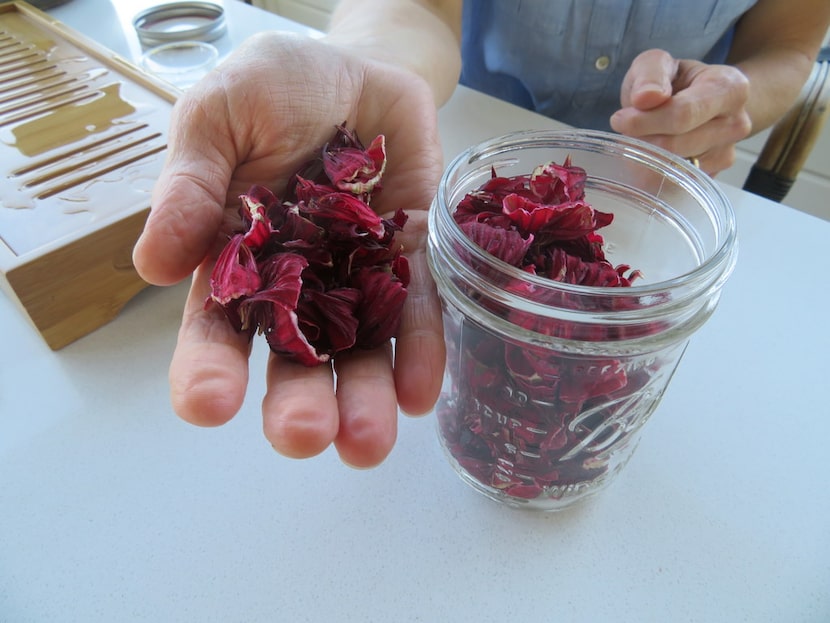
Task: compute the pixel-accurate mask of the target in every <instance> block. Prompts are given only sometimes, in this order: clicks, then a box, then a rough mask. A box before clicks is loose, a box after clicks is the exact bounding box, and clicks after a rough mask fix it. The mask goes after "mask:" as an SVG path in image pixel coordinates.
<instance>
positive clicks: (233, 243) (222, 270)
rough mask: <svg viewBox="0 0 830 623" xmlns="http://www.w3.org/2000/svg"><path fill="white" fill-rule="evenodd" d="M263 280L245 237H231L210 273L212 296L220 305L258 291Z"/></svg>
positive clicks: (238, 235) (239, 235) (240, 235)
mask: <svg viewBox="0 0 830 623" xmlns="http://www.w3.org/2000/svg"><path fill="white" fill-rule="evenodd" d="M261 283H262V280H261V278H260V275H259V271H258V269H257V265H256V260H255V259H254V255H253V253H252V252H251V249H250V248H248V246H247V245H246V244H245V237H244V236H243V235H242V234H237V235H235V236H233V237H232V238H231V240H230V241H229V242H228V244H227V245H225V248H224V249H222V252H221V253H220V254H219V257H218V258H217V260H216V264H215V265H214V267H213V271H212V272H211V275H210V298H211V299H212V300H214V301H215V302H217V303H219V304H220V305H227V304H228V303H229V302H230V301H232V300H234V299H239V298H242V297H245V296H249V295H251V294H253V293H254V292H256V291H257V290H258V289H259V287H260V285H261Z"/></svg>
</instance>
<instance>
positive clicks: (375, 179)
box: [323, 135, 386, 195]
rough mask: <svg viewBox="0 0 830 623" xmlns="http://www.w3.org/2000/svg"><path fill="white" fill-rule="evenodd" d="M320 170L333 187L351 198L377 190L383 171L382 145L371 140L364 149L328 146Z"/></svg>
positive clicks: (384, 145)
mask: <svg viewBox="0 0 830 623" xmlns="http://www.w3.org/2000/svg"><path fill="white" fill-rule="evenodd" d="M323 168H324V170H325V172H326V175H327V176H328V178H329V179H330V180H331V182H332V184H334V186H335V187H336V188H338V189H339V190H342V191H347V192H350V193H353V194H355V195H362V194H365V193H370V192H372V191H373V190H375V189H377V188H378V187H379V184H380V182H381V178H382V177H383V172H384V171H385V170H386V142H385V138H384V136H383V135H379V136H377V137H375V139H374V140H373V141H372V142H371V143H370V144H369V147H367V148H366V149H365V150H364V149H363V148H362V146H360V145H358V146H355V147H328V148H327V149H326V150H325V151H324V152H323Z"/></svg>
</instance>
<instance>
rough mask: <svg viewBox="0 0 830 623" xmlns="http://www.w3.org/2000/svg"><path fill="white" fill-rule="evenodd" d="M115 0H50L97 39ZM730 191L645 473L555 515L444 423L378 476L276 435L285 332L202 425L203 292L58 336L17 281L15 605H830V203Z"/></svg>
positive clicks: (182, 615) (511, 118) (0, 379)
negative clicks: (178, 375) (724, 237)
mask: <svg viewBox="0 0 830 623" xmlns="http://www.w3.org/2000/svg"><path fill="white" fill-rule="evenodd" d="M227 5H228V9H229V11H228V13H229V18H230V20H231V33H230V36H231V44H232V43H233V41H234V39H233V38H234V37H237V36H239V33H241V32H243V31H244V32H247V30H246V28H247V26H246V27H245V28H239V25H240V24H242V23H243V22H244V23H245V24H254V23H255V24H256V27H257V28H258V29H263V28H272V27H283V26H285V23H284V22H283V21H282V20H280V19H279V18H277V17H276V16H272V15H269V14H265V13H260V12H258V11H257V10H255V9H252V8H250V7H248V6H246V5H243V4H241V3H237V2H236V0H228V2H227ZM109 6H110V5H108V3H106V2H103V1H102V0H73V1H72V2H70V3H69V4H68V5H66V6H64V7H61V8H59V9H56V10H54V11H53V14H54V15H55V16H56V17H58V18H59V19H61V20H62V21H64V22H65V23H67V24H68V25H70V26H73V27H76V28H78V29H80V30H82V31H84V32H87V33H89V34H91V35H93V36H94V35H95V34H96V33H97V32H101V30H100V28H101V22H100V21H98V22H96V20H94V19H92V18H91V16H94V15H98V16H101V15H103V14H104V13H105V10H104V9H105V8H106V7H109ZM130 34H131V33H127V34H126V35H125V38H124V39H123V40H122V46H125V47H122V48H121V49H117V51H119V52H121V53H122V54H130V52H129V49H130V48H129V45H130V44H129V36H130ZM236 40H237V41H238V39H236ZM125 42H126V43H125ZM441 123H442V126H441V128H442V135H443V139H444V144H445V150H446V153H447V156H451V155H454V154H455V153H457V152H458V151H460V150H461V149H462V148H464V147H466V146H468V145H469V144H471V143H474V142H477V141H479V140H480V139H483V138H485V137H488V136H491V135H495V134H500V133H502V132H504V131H508V130H515V129H521V128H525V127H543V126H555V125H556V124H555V123H553V122H551V121H549V120H546V119H543V118H541V117H538V116H536V115H533V114H531V113H528V112H526V111H522V110H519V109H516V108H514V107H512V106H509V105H507V104H503V103H501V102H498V101H495V100H492V99H490V98H486V97H481V96H478V95H477V94H475V93H473V92H471V91H469V90H466V89H459V91H458V92H457V93H456V95H455V96H454V97H453V99H452V101H451V102H450V103H449V104H448V105H447V106H446V107H445V108H444V109H443V110H442V111H441ZM727 190H728V193H729V196H730V197H731V199H732V200H733V202H734V204H735V208H736V211H737V213H738V219H739V230H740V257H739V260H738V265H737V267H736V269H735V272H734V274H733V276H732V278H731V279H730V281H729V283H728V284H727V286H726V288H725V291H724V294H723V297H722V300H721V304H720V307H719V308H718V310H717V312H716V313H715V315H714V316H713V318H712V319H711V320H710V321H709V322H708V323H707V324H706V325H705V326H704V327H703V328H702V329H701V330H700V331H699V333H698V334H696V335H695V336H694V337H693V339H692V342H691V345H690V347H689V349H688V351H687V354H686V356H685V359H684V360H683V361H682V362H681V364H680V368H679V370H678V372H677V374H676V375H675V378H674V380H673V381H672V383H671V385H670V387H669V390H668V392H667V394H666V396H665V399H664V401H663V403H662V404H661V406H660V407H659V409H658V411H657V413H656V414H655V415H654V417H653V418H652V420H651V421H650V422H649V424H648V425H647V426H646V428H645V432H644V435H643V439H642V442H641V444H640V447H639V449H638V451H637V452H636V453H635V455H634V458H633V459H632V460H631V462H630V464H629V465H628V467H627V468H626V469H625V470H624V471H623V472H622V474H621V475H620V476H619V477H618V479H617V480H616V481H615V483H614V484H613V485H612V486H611V487H610V488H609V489H608V490H607V491H605V492H603V493H602V494H601V495H600V496H599V497H597V498H595V499H594V500H591V501H589V502H588V503H587V504H585V505H582V506H579V507H577V508H573V509H570V510H567V511H565V512H562V513H558V514H533V513H528V512H522V511H515V510H510V509H508V508H504V507H502V506H499V505H497V504H495V503H493V502H491V501H489V500H488V499H485V498H484V497H483V496H480V495H479V494H477V493H475V492H474V491H473V490H472V489H470V488H468V487H467V486H466V485H465V484H463V483H462V482H461V480H460V479H459V478H458V477H457V476H456V475H455V474H454V472H453V471H452V470H451V468H450V467H449V466H448V464H447V463H446V462H445V460H444V458H443V456H442V453H441V450H440V449H439V446H438V442H437V438H436V433H435V424H434V420H433V417H432V416H426V417H425V418H421V419H409V418H403V419H402V421H401V427H400V431H399V438H398V443H397V446H396V447H395V449H394V450H393V452H392V454H391V455H390V457H389V458H388V459H387V461H386V462H385V463H384V464H383V465H381V466H380V467H378V468H376V469H373V470H367V471H355V470H353V469H350V468H348V467H344V466H343V465H342V464H341V463H340V462H339V460H338V458H337V456H336V453H335V452H333V451H329V452H326V453H324V454H323V455H321V456H319V457H316V458H313V459H310V460H305V461H295V460H290V459H286V458H283V457H281V456H279V455H277V454H275V453H274V451H273V450H272V449H271V447H270V446H269V444H268V443H267V442H266V441H265V438H264V437H263V435H262V431H261V418H260V399H261V396H262V395H263V392H264V361H265V357H266V354H267V352H266V347H265V343H264V341H263V340H256V346H255V348H254V354H253V357H254V359H255V360H257V361H258V362H259V363H254V364H253V365H252V369H253V370H256V369H257V367H259V369H260V370H262V371H263V373H262V374H259V375H257V374H256V373H255V374H253V375H252V378H251V383H250V388H249V391H248V399H247V401H246V403H245V405H244V406H243V409H242V411H241V412H240V413H239V415H238V416H237V417H236V418H235V419H234V420H233V421H232V422H231V423H229V424H228V425H226V426H224V427H222V428H218V429H200V428H195V427H192V426H190V425H188V424H186V423H184V422H182V421H181V420H179V419H178V418H177V417H176V416H175V415H174V414H173V412H172V410H171V408H170V405H169V401H168V387H167V365H168V362H169V358H170V354H171V352H172V349H173V344H174V341H175V337H176V331H177V329H178V325H179V314H180V310H181V306H182V303H183V300H184V297H185V292H186V285H180V286H176V287H173V288H169V289H160V288H150V289H148V290H145V291H144V292H142V293H141V294H140V295H139V296H137V297H136V298H135V299H134V300H133V301H132V302H131V303H130V304H129V305H128V306H127V307H126V308H125V310H124V311H123V312H122V314H121V315H120V316H119V317H118V318H117V319H116V320H115V321H113V322H112V323H110V324H109V325H107V326H105V327H103V328H101V329H99V330H98V331H96V332H94V333H92V334H91V335H89V336H87V337H85V338H83V339H81V340H79V341H77V342H75V343H74V344H71V345H70V346H68V347H66V348H65V349H63V350H61V351H58V352H53V351H50V350H49V349H48V347H47V346H46V345H45V344H44V343H43V341H42V340H41V338H40V336H39V335H38V334H37V333H36V332H35V330H34V329H32V328H31V327H30V325H29V324H28V322H27V321H26V319H25V318H24V317H23V316H22V314H21V313H20V312H19V311H18V310H17V308H15V307H14V306H13V305H12V303H11V301H10V300H9V299H7V298H6V297H5V296H3V295H1V294H0V326H2V341H0V343H2V364H0V621H3V622H4V623H5V622H8V623H24V622H64V621H67V622H68V621H73V622H74V621H79V622H81V621H82V622H84V623H91V622H97V621H102V622H103V621H106V622H114V621H118V622H125V621H154V622H167V621H171V622H179V621H198V622H200V623H204V622H212V621H221V622H236V621H239V622H259V621H263V622H264V621H268V622H270V621H292V622H293V621H315V622H316V621H325V622H351V621H355V622H357V621H360V622H364V621H383V622H399V621H424V622H435V621H475V622H481V621H499V622H502V621H569V622H570V621H637V622H650V621H655V622H664V621H706V622H712V621H728V622H735V621H751V622H753V623H756V622H761V621H785V622H788V623H791V622H801V621H815V622H819V621H828V620H830V452H828V449H827V441H828V440H830V406H828V399H827V389H826V387H827V373H828V364H827V356H828V348H829V347H830V329H829V328H828V312H827V309H828V307H830V295H828V288H827V265H828V263H827V255H826V251H825V249H826V245H827V240H828V239H829V238H830V222H827V221H822V220H819V219H817V218H814V217H811V216H808V215H805V214H803V213H800V212H797V211H795V210H792V209H790V208H787V207H786V206H782V205H778V204H774V203H771V202H768V201H766V200H762V199H759V198H757V197H754V196H752V195H748V194H746V193H743V192H742V191H738V190H735V189H731V188H728V189H727Z"/></svg>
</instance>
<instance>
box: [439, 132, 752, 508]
mask: <svg viewBox="0 0 830 623" xmlns="http://www.w3.org/2000/svg"><path fill="white" fill-rule="evenodd" d="M567 157H570V159H571V163H572V164H573V165H574V166H578V167H582V168H583V169H585V170H586V172H587V181H586V183H585V200H586V201H587V202H588V203H589V204H590V205H592V206H593V207H594V208H595V209H597V210H601V211H603V212H611V213H613V215H614V219H613V222H612V223H611V224H610V225H608V226H607V227H604V228H602V229H601V230H600V231H599V232H598V233H600V234H601V235H602V236H603V238H604V240H605V245H606V246H605V254H606V257H607V259H608V260H609V261H610V263H611V264H612V265H614V266H616V265H618V264H627V265H630V266H631V267H632V268H636V269H639V270H640V271H641V272H642V275H643V276H642V278H640V279H638V280H637V281H635V282H634V283H633V284H632V285H631V286H630V287H594V286H580V285H569V284H566V283H561V282H557V281H553V280H550V279H545V278H542V277H539V276H536V275H532V274H529V273H528V272H525V271H522V270H521V269H519V268H516V267H514V266H511V265H510V264H507V263H505V262H503V261H501V260H499V259H497V258H496V257H495V256H493V255H490V254H489V253H487V252H486V251H484V250H483V249H482V248H481V247H479V246H477V245H476V244H475V243H473V242H472V241H471V240H470V239H469V238H468V237H467V236H466V235H465V234H464V233H463V232H462V230H461V228H460V227H459V226H458V224H457V223H456V222H455V220H454V219H453V211H454V209H455V207H456V206H457V204H458V203H459V201H460V200H461V199H462V198H463V197H464V196H465V195H466V194H467V193H468V192H470V191H472V190H475V189H478V188H479V187H480V186H481V185H482V184H483V183H484V182H485V181H486V180H487V179H489V178H490V177H491V175H492V171H493V170H495V172H496V174H497V175H499V176H502V177H512V176H514V175H527V174H529V173H530V172H531V171H532V170H533V169H534V168H535V167H536V166H538V165H542V164H545V163H548V162H551V161H553V162H556V163H559V164H561V163H563V162H564V161H565V159H566V158H567ZM429 219H430V220H429V228H430V231H429V243H428V259H429V264H430V270H431V272H432V275H433V277H434V279H435V281H436V284H437V287H438V292H439V295H440V297H441V301H442V305H443V313H444V332H445V340H446V344H447V366H446V370H445V374H444V385H443V388H442V393H441V396H440V398H439V401H438V404H437V405H436V415H437V420H438V429H439V437H440V440H441V443H442V445H443V447H444V449H445V450H446V453H447V455H448V457H449V459H450V462H451V463H452V465H453V466H454V468H455V470H456V471H457V472H458V473H459V474H460V475H461V477H462V478H463V479H464V480H465V481H466V482H468V483H469V484H471V485H472V486H473V487H474V488H475V489H477V490H479V491H480V492H482V493H484V494H485V495H487V496H489V497H491V498H493V499H495V500H498V501H501V502H504V503H507V504H509V505H512V506H517V507H523V508H532V509H539V510H558V509H561V508H564V507H566V506H569V505H570V504H572V503H574V502H575V501H577V500H580V499H582V498H584V497H586V496H588V495H591V494H594V493H596V492H597V491H600V490H601V489H602V488H603V487H605V486H606V485H607V484H608V483H609V482H610V481H611V480H612V479H613V478H614V476H615V475H616V474H617V473H618V472H619V471H620V470H621V469H622V468H623V467H624V465H625V464H626V462H627V461H628V459H629V458H630V457H631V455H632V453H633V451H634V449H635V447H636V445H637V442H638V438H639V434H640V431H641V429H642V427H643V425H644V424H645V422H646V421H647V420H648V419H649V417H650V416H651V414H652V413H653V412H654V410H655V408H656V407H657V405H658V403H659V402H660V399H661V397H662V395H663V392H664V391H665V389H666V387H667V385H668V383H669V380H670V379H671V378H672V375H673V373H674V371H675V368H676V367H677V365H678V363H679V361H680V358H681V357H682V355H683V351H684V349H685V348H686V344H687V343H688V340H689V338H690V336H691V335H692V334H693V333H694V332H695V331H696V330H697V329H698V328H699V327H700V326H701V325H703V323H704V322H706V320H707V319H708V318H709V316H710V315H711V314H712V312H713V311H714V309H715V307H716V305H717V302H718V298H719V296H720V292H721V288H722V286H723V284H724V282H725V281H726V279H727V278H728V276H729V274H730V273H731V271H732V268H733V266H734V263H735V259H736V254H737V241H736V225H735V217H734V213H733V211H732V207H731V205H730V204H729V202H728V200H727V198H726V196H725V195H724V194H723V192H722V191H721V190H720V189H719V188H718V186H717V185H716V184H715V183H714V182H713V181H712V180H711V179H710V178H709V176H708V175H706V174H705V173H703V172H702V171H700V170H699V169H697V168H696V167H694V166H693V165H691V164H689V163H688V162H686V161H685V160H683V159H681V158H678V157H676V156H674V155H672V154H670V153H668V152H667V151H664V150H662V149H659V148H656V147H654V146H651V145H648V144H646V143H644V142H641V141H638V140H634V139H630V138H626V137H623V136H619V135H616V134H610V133H606V132H594V131H526V132H517V133H513V134H509V135H507V136H502V137H499V138H494V139H491V140H488V141H486V142H484V143H481V144H479V145H476V146H474V147H472V148H470V149H468V150H467V151H465V152H464V153H462V154H461V155H459V156H458V157H457V158H456V159H455V160H454V161H453V162H452V163H451V164H450V165H449V167H448V168H447V169H446V171H445V173H444V175H443V177H442V179H441V182H440V185H439V188H438V192H437V195H436V197H435V200H434V202H433V205H432V209H431V211H430V216H429Z"/></svg>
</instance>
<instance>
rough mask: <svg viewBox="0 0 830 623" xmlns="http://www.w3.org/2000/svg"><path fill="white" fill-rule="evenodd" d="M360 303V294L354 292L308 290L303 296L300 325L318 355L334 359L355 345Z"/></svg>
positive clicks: (351, 290)
mask: <svg viewBox="0 0 830 623" xmlns="http://www.w3.org/2000/svg"><path fill="white" fill-rule="evenodd" d="M360 300H361V293H360V290H357V289H355V288H335V289H333V290H329V291H328V292H320V291H316V290H309V291H307V292H305V293H304V294H303V300H302V302H301V303H300V305H299V307H298V317H299V325H300V327H301V328H302V330H303V333H304V335H305V336H306V338H307V339H308V340H309V341H310V342H311V343H312V344H313V345H314V347H315V348H316V349H317V351H318V352H325V353H328V354H330V355H334V354H335V353H337V352H339V351H341V350H347V349H349V348H351V347H352V346H354V345H355V342H356V341H357V328H358V319H357V318H356V316H355V314H356V310H357V306H358V303H360Z"/></svg>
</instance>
